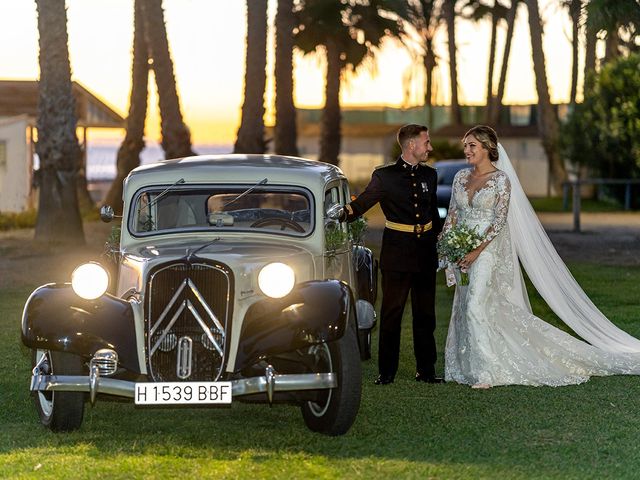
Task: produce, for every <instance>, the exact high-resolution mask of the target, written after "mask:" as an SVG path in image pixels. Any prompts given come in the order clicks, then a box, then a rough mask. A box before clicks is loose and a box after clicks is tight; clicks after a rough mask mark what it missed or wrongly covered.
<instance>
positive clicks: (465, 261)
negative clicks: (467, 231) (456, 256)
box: [458, 248, 482, 271]
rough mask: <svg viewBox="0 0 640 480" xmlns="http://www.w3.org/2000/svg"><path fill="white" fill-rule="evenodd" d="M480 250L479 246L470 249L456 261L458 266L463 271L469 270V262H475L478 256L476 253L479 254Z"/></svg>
mask: <svg viewBox="0 0 640 480" xmlns="http://www.w3.org/2000/svg"><path fill="white" fill-rule="evenodd" d="M480 252H482V250H481V249H480V248H476V249H475V250H471V251H470V252H469V253H467V254H466V255H465V256H464V257H463V258H462V260H460V261H459V262H458V266H459V267H460V268H461V269H462V270H464V271H466V270H469V268H471V264H472V263H473V262H475V261H476V259H477V258H478V255H480Z"/></svg>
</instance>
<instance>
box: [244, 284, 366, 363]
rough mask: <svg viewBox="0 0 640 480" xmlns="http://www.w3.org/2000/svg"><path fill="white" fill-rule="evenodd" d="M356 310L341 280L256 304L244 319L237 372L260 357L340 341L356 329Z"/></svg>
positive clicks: (307, 286) (303, 287) (301, 287)
mask: <svg viewBox="0 0 640 480" xmlns="http://www.w3.org/2000/svg"><path fill="white" fill-rule="evenodd" d="M353 309H354V301H353V293H352V292H351V289H350V288H349V286H348V285H347V284H346V283H344V282H341V281H338V280H314V281H309V282H304V283H301V284H299V285H297V286H296V287H295V288H294V289H293V291H292V292H291V293H289V294H288V295H287V296H285V297H283V298H265V299H262V300H259V301H257V302H256V303H254V304H253V305H252V306H251V307H249V309H248V310H247V313H246V315H245V317H244V321H243V323H242V329H241V332H240V341H239V345H238V353H237V356H236V361H235V369H234V370H235V371H239V370H242V369H243V368H245V367H246V366H248V365H251V364H252V363H254V362H255V361H256V360H257V359H258V358H259V357H261V356H268V355H277V354H279V353H285V352H290V351H293V350H296V349H299V348H303V347H306V346H309V345H313V344H317V343H322V342H332V341H334V340H338V339H339V338H341V337H342V336H343V335H344V332H345V330H346V328H347V327H349V328H356V327H355V325H353V326H352V325H350V324H349V322H353V321H354V319H355V315H354V314H353Z"/></svg>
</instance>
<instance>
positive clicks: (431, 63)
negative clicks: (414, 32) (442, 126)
mask: <svg viewBox="0 0 640 480" xmlns="http://www.w3.org/2000/svg"><path fill="white" fill-rule="evenodd" d="M425 45H426V47H427V51H426V53H425V55H424V58H423V62H424V69H425V72H426V77H427V85H426V88H425V93H424V104H425V106H426V107H427V108H428V113H427V114H428V125H429V126H430V127H431V126H433V71H434V70H435V68H436V56H435V54H434V53H433V39H431V38H427V39H425Z"/></svg>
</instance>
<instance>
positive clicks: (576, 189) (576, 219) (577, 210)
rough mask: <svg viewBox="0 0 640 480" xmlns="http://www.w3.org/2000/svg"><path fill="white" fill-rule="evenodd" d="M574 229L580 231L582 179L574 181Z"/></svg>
mask: <svg viewBox="0 0 640 480" xmlns="http://www.w3.org/2000/svg"><path fill="white" fill-rule="evenodd" d="M573 231H574V232H576V233H580V180H575V181H574V182H573Z"/></svg>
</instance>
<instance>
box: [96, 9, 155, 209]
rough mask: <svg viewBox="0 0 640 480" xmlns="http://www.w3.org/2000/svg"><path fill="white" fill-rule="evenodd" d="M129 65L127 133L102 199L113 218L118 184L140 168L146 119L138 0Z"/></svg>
mask: <svg viewBox="0 0 640 480" xmlns="http://www.w3.org/2000/svg"><path fill="white" fill-rule="evenodd" d="M133 25H134V34H133V65H132V67H131V69H132V72H133V73H132V78H131V97H130V99H129V115H128V116H127V130H126V134H125V137H124V140H123V141H122V145H120V148H119V149H118V157H117V160H116V165H117V174H116V178H115V179H114V180H113V183H112V184H111V187H110V188H109V192H108V193H107V196H106V198H105V202H104V203H105V205H111V206H112V207H113V210H114V211H115V213H116V214H118V215H120V214H122V182H123V181H124V179H125V178H126V177H127V175H129V172H130V171H131V170H133V169H134V168H136V167H137V166H138V165H140V152H141V151H142V149H143V148H144V121H145V118H146V117H147V94H148V92H147V85H148V83H149V62H148V59H149V49H148V48H147V42H146V40H145V34H144V22H143V21H142V10H141V6H140V0H136V1H135V4H134V17H133Z"/></svg>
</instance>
